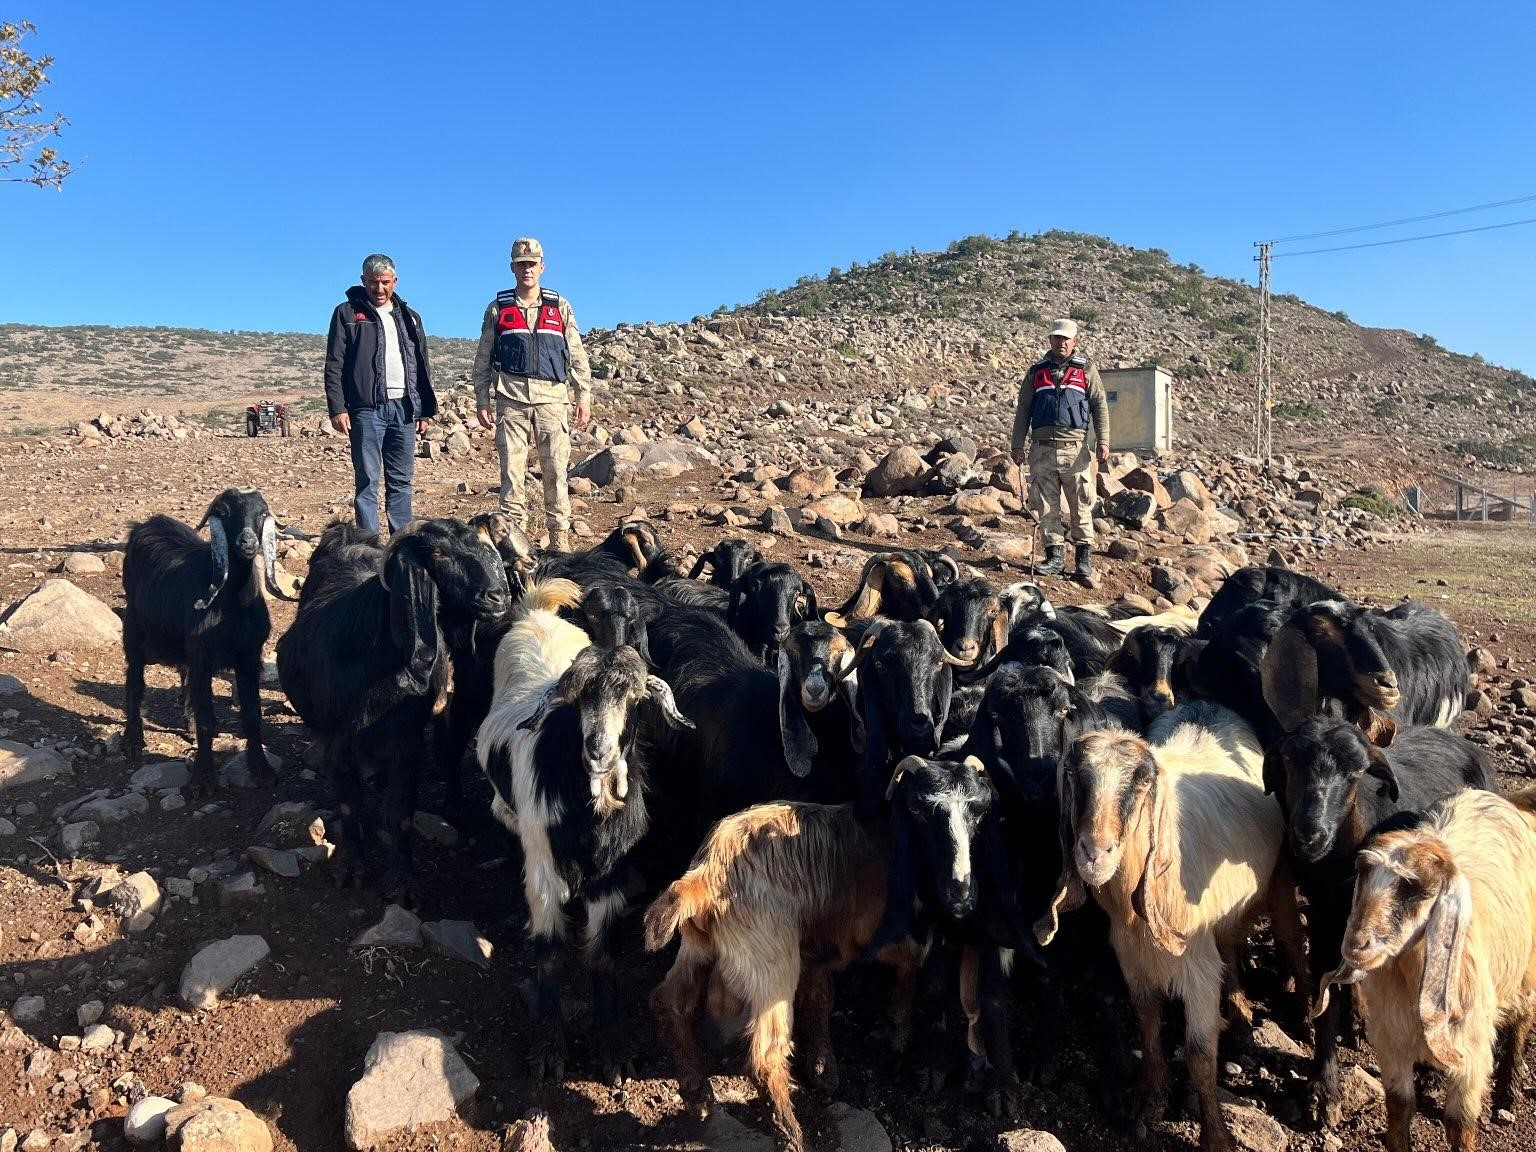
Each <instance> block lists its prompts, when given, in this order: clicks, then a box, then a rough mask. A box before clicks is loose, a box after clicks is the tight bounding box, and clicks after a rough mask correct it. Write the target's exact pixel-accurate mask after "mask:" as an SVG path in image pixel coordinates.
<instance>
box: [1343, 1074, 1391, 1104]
mask: <svg viewBox="0 0 1536 1152" xmlns="http://www.w3.org/2000/svg"><path fill="white" fill-rule="evenodd" d="M1339 1099H1340V1101H1341V1102H1342V1103H1343V1105H1344V1111H1345V1113H1346V1114H1353V1113H1357V1112H1364V1111H1366V1110H1367V1109H1369V1108H1373V1107H1378V1108H1379V1107H1382V1106H1384V1105H1385V1104H1386V1102H1387V1090H1386V1089H1385V1088H1383V1087H1382V1086H1381V1081H1380V1080H1378V1079H1376V1077H1374V1076H1372V1075H1371V1074H1370V1073H1369V1072H1367V1071H1366V1070H1365V1069H1364V1068H1362V1067H1360V1065H1358V1064H1351V1065H1350V1066H1349V1067H1348V1068H1346V1069H1345V1070H1344V1073H1343V1075H1341V1076H1340V1077H1339Z"/></svg>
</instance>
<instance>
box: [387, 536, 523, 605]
mask: <svg viewBox="0 0 1536 1152" xmlns="http://www.w3.org/2000/svg"><path fill="white" fill-rule="evenodd" d="M404 559H408V560H409V561H410V562H411V563H413V564H415V565H416V566H417V567H418V568H419V569H420V570H421V571H422V572H423V573H425V574H426V576H427V578H428V579H430V580H431V581H432V584H433V586H434V587H435V588H436V589H437V596H438V603H439V611H441V612H442V613H443V614H444V615H445V616H447V617H450V618H453V619H459V620H489V619H492V618H494V617H496V616H500V615H501V614H502V613H503V612H505V611H506V610H507V605H508V602H509V600H510V596H509V594H508V587H507V571H506V568H505V566H504V565H503V564H502V562H501V555H500V554H499V553H498V552H497V551H496V549H495V548H494V547H493V546H492V545H491V543H490V541H489V539H488V538H487V537H486V536H485V534H484V533H482V532H481V531H480V530H478V529H476V528H473V527H471V526H470V525H469V524H467V523H466V522H465V521H463V520H456V519H452V518H448V517H445V518H443V519H440V520H419V521H416V522H415V523H414V524H412V525H411V526H410V527H409V528H407V529H406V530H405V531H404V532H402V533H400V534H399V535H398V536H396V537H395V538H394V539H393V540H391V541H390V546H389V558H386V560H385V573H386V582H388V579H387V578H388V574H389V569H390V567H391V561H392V560H393V562H394V564H396V565H398V564H399V563H400V562H401V561H402V560H404Z"/></svg>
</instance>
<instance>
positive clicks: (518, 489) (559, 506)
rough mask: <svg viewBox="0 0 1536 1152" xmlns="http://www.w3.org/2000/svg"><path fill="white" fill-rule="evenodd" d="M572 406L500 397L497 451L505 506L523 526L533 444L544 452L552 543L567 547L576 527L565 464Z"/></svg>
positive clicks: (546, 516)
mask: <svg viewBox="0 0 1536 1152" xmlns="http://www.w3.org/2000/svg"><path fill="white" fill-rule="evenodd" d="M570 411H571V408H570V405H569V404H568V403H566V402H565V401H560V402H558V403H553V404H522V403H519V402H518V401H516V400H508V399H507V398H506V397H503V396H498V397H497V398H496V455H497V456H498V457H499V458H500V460H501V510H502V511H503V512H505V513H507V515H509V516H511V517H512V519H513V522H514V523H516V524H517V525H518V526H519V527H522V528H525V529H526V527H527V517H528V505H527V500H526V495H525V487H524V486H525V483H526V478H527V470H528V444H529V442H530V441H532V442H533V443H534V444H535V445H536V446H537V447H538V452H539V473H540V475H541V476H542V477H543V481H544V523H545V526H546V527H547V528H548V529H549V539H550V543H551V545H552V546H563V542H564V541H565V540H566V538H567V533H568V532H569V530H570V527H571V496H570V490H569V488H568V487H567V486H566V478H565V473H566V468H567V467H568V466H569V464H570V462H571V426H570V419H571V418H570Z"/></svg>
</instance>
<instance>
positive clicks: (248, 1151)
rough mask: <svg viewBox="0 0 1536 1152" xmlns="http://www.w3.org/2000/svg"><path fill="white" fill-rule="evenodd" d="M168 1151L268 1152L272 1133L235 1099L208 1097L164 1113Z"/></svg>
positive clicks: (270, 1149) (258, 1118)
mask: <svg viewBox="0 0 1536 1152" xmlns="http://www.w3.org/2000/svg"><path fill="white" fill-rule="evenodd" d="M165 1138H166V1146H167V1147H168V1148H170V1149H171V1152H178V1150H179V1152H272V1133H271V1132H269V1131H268V1130H267V1126H266V1124H265V1123H264V1122H263V1121H262V1119H261V1118H260V1117H259V1116H257V1115H256V1114H255V1113H254V1112H252V1111H251V1110H250V1109H249V1108H247V1107H246V1106H245V1105H244V1104H242V1103H240V1101H238V1100H229V1099H226V1098H225V1097H223V1096H208V1097H206V1098H204V1099H202V1100H194V1101H191V1102H190V1103H186V1104H178V1105H177V1106H176V1107H174V1108H172V1109H171V1110H170V1111H169V1112H167V1113H165Z"/></svg>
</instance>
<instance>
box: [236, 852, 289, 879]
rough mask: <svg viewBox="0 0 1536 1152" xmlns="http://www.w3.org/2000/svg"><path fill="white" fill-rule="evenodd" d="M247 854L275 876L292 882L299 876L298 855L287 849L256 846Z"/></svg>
mask: <svg viewBox="0 0 1536 1152" xmlns="http://www.w3.org/2000/svg"><path fill="white" fill-rule="evenodd" d="M245 854H246V856H247V857H248V858H249V859H250V860H252V861H254V862H255V863H257V864H259V865H261V867H263V868H265V869H266V870H267V871H268V872H271V873H272V874H273V875H276V876H286V877H288V878H289V879H290V880H293V879H296V878H297V877H298V875H299V857H298V854H297V853H296V852H291V851H289V850H288V849H286V848H268V847H266V846H265V845H261V844H254V845H252V846H251V847H249V848H247V849H246V850H245Z"/></svg>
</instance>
